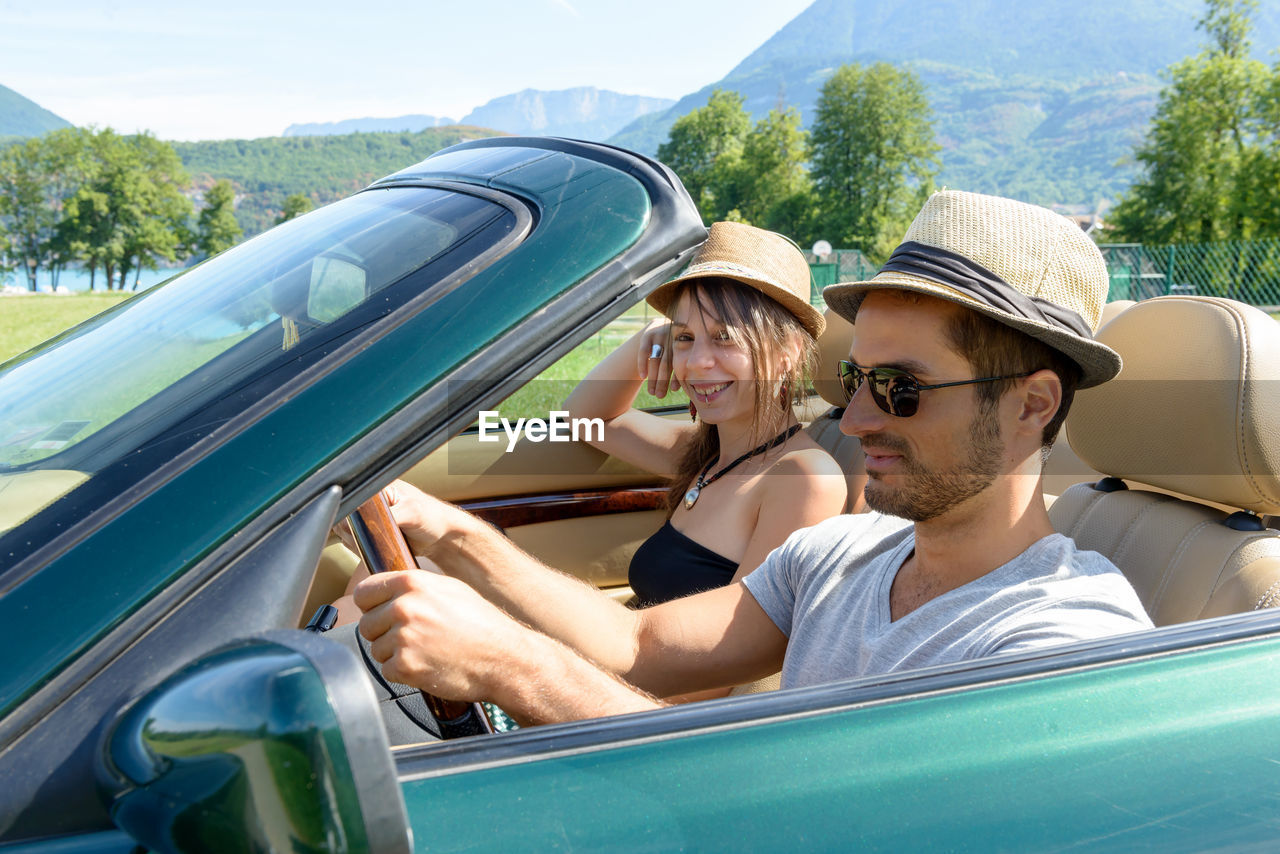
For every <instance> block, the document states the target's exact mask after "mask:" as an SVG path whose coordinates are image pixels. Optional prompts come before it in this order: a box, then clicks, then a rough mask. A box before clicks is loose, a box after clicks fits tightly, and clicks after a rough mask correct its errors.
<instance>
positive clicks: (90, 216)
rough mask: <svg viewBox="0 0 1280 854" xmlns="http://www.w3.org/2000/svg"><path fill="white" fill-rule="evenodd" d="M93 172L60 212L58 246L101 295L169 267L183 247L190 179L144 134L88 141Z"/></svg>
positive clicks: (163, 146) (170, 153)
mask: <svg viewBox="0 0 1280 854" xmlns="http://www.w3.org/2000/svg"><path fill="white" fill-rule="evenodd" d="M91 150H92V158H93V166H92V168H91V169H90V170H89V171H88V176H89V177H88V180H86V181H85V182H84V183H83V184H81V185H80V187H79V189H78V190H77V191H76V192H75V194H74V195H73V196H72V198H71V199H70V200H69V202H68V205H67V217H66V224H65V227H64V229H63V235H62V239H63V240H64V241H65V243H66V245H68V246H70V247H72V249H73V250H74V251H75V253H76V256H77V257H78V258H79V259H80V260H81V261H82V262H84V263H85V265H86V266H88V267H89V268H90V271H91V274H90V275H91V279H90V281H91V283H92V281H93V279H92V277H93V276H95V275H96V269H97V267H99V266H101V267H102V269H103V272H104V273H105V274H106V283H107V288H108V289H112V288H117V289H120V290H123V289H124V287H125V285H126V283H127V281H128V276H129V273H131V272H133V273H135V276H134V285H133V286H134V287H135V288H136V287H137V283H138V281H137V273H138V272H140V271H141V269H142V268H143V267H152V268H153V267H155V266H156V265H157V264H158V262H159V261H161V260H164V261H169V262H172V261H176V260H177V258H178V254H179V252H180V251H182V250H183V249H184V247H185V246H186V245H188V244H189V243H190V236H189V234H188V220H189V219H190V217H191V211H192V205H191V200H190V199H188V198H187V197H186V196H185V195H183V192H182V191H183V190H184V189H186V187H187V186H188V185H189V184H190V179H189V178H188V177H187V174H186V172H185V171H184V170H183V168H182V161H181V160H179V159H178V155H177V153H176V152H175V151H174V150H173V147H172V146H171V145H169V144H168V143H166V142H161V141H160V140H158V139H156V138H155V137H154V136H151V135H150V134H146V133H141V134H133V135H130V136H121V135H120V134H117V133H116V132H114V131H112V130H111V129H110V128H108V129H106V130H103V131H100V132H98V133H96V134H94V135H93V137H92V146H91Z"/></svg>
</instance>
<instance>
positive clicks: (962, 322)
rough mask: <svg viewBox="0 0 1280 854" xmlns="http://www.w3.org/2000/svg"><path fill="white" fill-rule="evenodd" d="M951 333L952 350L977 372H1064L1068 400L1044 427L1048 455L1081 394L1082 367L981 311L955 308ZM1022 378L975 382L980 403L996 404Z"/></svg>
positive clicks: (1044, 452) (1064, 399) (1060, 376)
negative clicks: (1077, 395) (1043, 370)
mask: <svg viewBox="0 0 1280 854" xmlns="http://www.w3.org/2000/svg"><path fill="white" fill-rule="evenodd" d="M946 335H947V340H948V343H949V344H950V345H951V349H953V350H954V351H955V352H957V353H959V354H960V355H961V356H963V357H964V359H965V361H967V362H968V363H969V365H970V367H972V368H973V371H974V376H975V377H997V376H1005V375H1019V374H1029V373H1031V372H1033V371H1039V370H1042V369H1048V370H1050V371H1053V372H1054V373H1055V374H1057V375H1058V379H1059V380H1061V381H1062V403H1061V405H1059V407H1058V411H1057V412H1055V413H1054V415H1053V418H1052V419H1050V421H1049V423H1048V424H1046V425H1045V426H1044V431H1043V433H1041V439H1040V441H1041V447H1042V451H1041V461H1042V462H1043V461H1044V460H1045V459H1047V458H1048V456H1049V450H1050V448H1052V447H1053V443H1054V441H1055V440H1056V439H1057V438H1058V431H1059V430H1060V429H1062V423H1063V422H1064V421H1065V420H1066V418H1067V411H1068V410H1070V409H1071V401H1072V400H1073V399H1075V393H1076V386H1077V385H1078V384H1079V382H1080V367H1079V366H1078V365H1077V364H1076V363H1075V362H1074V361H1072V360H1071V359H1070V358H1068V357H1067V356H1066V355H1064V354H1062V353H1060V352H1058V351H1057V350H1055V349H1053V348H1052V347H1050V346H1049V345H1047V344H1044V343H1042V342H1040V341H1037V340H1036V339H1035V338H1032V337H1031V336H1029V335H1025V334H1023V333H1022V332H1019V331H1018V330H1016V329H1013V328H1012V327H1009V326H1005V325H1004V324H1003V323H1000V322H999V321H996V320H992V319H991V318H989V317H987V316H985V315H982V314H979V313H978V312H976V311H957V312H955V313H954V314H953V316H952V318H951V320H950V321H948V323H947V327H946ZM1016 382H1017V380H1016V379H1011V380H997V381H995V382H989V383H979V384H978V385H976V386H974V390H975V391H976V392H977V394H978V403H979V405H981V406H983V407H986V408H994V407H995V405H996V403H997V402H998V401H999V400H1000V398H1001V397H1003V396H1004V393H1005V392H1007V391H1008V390H1009V389H1011V388H1013V385H1014V383H1016Z"/></svg>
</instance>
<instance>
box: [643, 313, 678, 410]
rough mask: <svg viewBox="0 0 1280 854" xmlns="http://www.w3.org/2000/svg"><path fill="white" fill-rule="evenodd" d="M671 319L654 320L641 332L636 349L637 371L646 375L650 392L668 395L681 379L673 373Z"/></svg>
mask: <svg viewBox="0 0 1280 854" xmlns="http://www.w3.org/2000/svg"><path fill="white" fill-rule="evenodd" d="M670 341H671V321H669V320H667V319H666V318H665V317H662V318H658V319H657V320H654V321H652V322H651V323H650V324H649V325H648V326H646V327H645V329H644V331H643V332H642V333H640V347H639V348H638V349H637V351H636V371H637V372H638V373H639V375H640V376H642V377H644V378H645V380H646V383H647V386H648V389H649V394H651V395H653V396H654V397H659V398H661V397H666V396H667V392H668V391H676V390H678V389H679V388H680V381H679V380H677V379H676V378H675V376H673V375H672V373H671V346H670Z"/></svg>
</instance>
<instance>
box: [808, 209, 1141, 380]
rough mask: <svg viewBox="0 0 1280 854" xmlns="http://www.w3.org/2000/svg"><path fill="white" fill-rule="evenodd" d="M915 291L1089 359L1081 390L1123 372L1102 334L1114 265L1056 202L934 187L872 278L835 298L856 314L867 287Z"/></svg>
mask: <svg viewBox="0 0 1280 854" xmlns="http://www.w3.org/2000/svg"><path fill="white" fill-rule="evenodd" d="M884 288H889V289H896V290H907V291H915V292H918V293H922V294H928V295H929V296H933V297H938V298H939V299H944V300H948V301H950V302H954V303H958V304H959V305H962V306H964V307H965V308H970V309H972V310H974V311H976V312H978V313H980V314H984V315H986V316H987V317H990V318H992V319H994V320H997V321H999V322H1001V323H1004V324H1006V325H1008V326H1012V327H1013V328H1014V329H1017V330H1019V331H1021V332H1024V333H1026V334H1027V335H1030V336H1031V337H1032V338H1035V339H1037V340H1040V341H1043V342H1044V343H1045V344H1048V345H1049V346H1050V347H1052V348H1054V349H1055V350H1057V351H1059V352H1060V353H1063V354H1065V355H1066V356H1068V357H1069V358H1071V359H1072V360H1073V361H1074V362H1075V363H1076V364H1077V365H1079V366H1080V369H1081V371H1082V376H1081V379H1080V385H1079V387H1080V388H1088V387H1090V386H1095V385H1098V384H1099V383H1103V382H1106V381H1107V380H1109V379H1111V378H1112V377H1114V376H1115V375H1116V374H1118V373H1119V372H1120V355H1119V354H1118V353H1116V352H1115V351H1114V350H1112V349H1111V348H1110V347H1107V346H1106V345H1105V344H1100V343H1098V342H1097V341H1095V340H1093V333H1094V331H1095V330H1096V329H1097V328H1098V319H1099V318H1100V317H1101V315H1102V306H1103V304H1104V303H1105V302H1106V300H1107V288H1108V278H1107V265H1106V262H1104V261H1103V260H1102V253H1101V252H1099V251H1098V247H1097V246H1096V245H1094V243H1093V241H1092V240H1090V239H1089V238H1088V236H1087V235H1085V233H1084V232H1083V231H1081V230H1080V227H1079V226H1077V225H1076V224H1075V223H1074V222H1072V221H1071V220H1069V219H1067V218H1066V217H1064V216H1060V215H1058V214H1056V213H1054V212H1053V211H1051V210H1048V209H1047V208H1042V207H1037V206H1035V205H1028V204H1025V203H1023V202H1015V201H1013V200H1011V199H1002V198H998V197H996V196H982V195H978V194H977V193H961V192H956V191H943V192H940V193H934V194H933V195H932V196H931V197H930V198H929V201H927V202H925V205H924V207H923V208H922V209H921V210H920V213H919V214H918V215H917V216H916V218H915V221H914V222H912V223H911V227H910V228H909V229H907V234H906V236H905V237H903V239H902V244H901V245H899V246H898V248H897V249H896V250H894V253H893V255H892V256H891V257H890V258H889V260H888V262H886V263H885V265H884V266H883V267H882V268H880V272H878V273H876V275H875V276H874V277H872V279H871V280H870V281H866V282H848V283H843V284H837V285H832V286H830V287H829V288H827V289H826V290H824V291H823V292H822V295H823V298H824V299H826V301H827V305H828V306H829V307H830V308H831V309H833V310H834V311H835V312H836V313H837V314H839V315H840V316H841V317H844V318H847V319H848V320H851V321H852V320H853V319H854V318H855V316H856V315H857V313H858V306H859V305H860V304H861V303H862V299H863V297H865V296H866V295H867V292H868V291H872V290H879V289H884Z"/></svg>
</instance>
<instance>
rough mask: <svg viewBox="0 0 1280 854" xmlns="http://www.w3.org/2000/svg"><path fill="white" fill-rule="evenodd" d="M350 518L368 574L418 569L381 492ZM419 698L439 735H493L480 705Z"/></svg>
mask: <svg viewBox="0 0 1280 854" xmlns="http://www.w3.org/2000/svg"><path fill="white" fill-rule="evenodd" d="M351 517H352V518H351V532H352V533H353V534H354V535H355V538H356V543H357V545H359V547H360V551H361V552H362V553H363V556H364V560H365V565H366V566H368V567H369V572H370V573H375V572H400V571H404V570H415V569H418V562H417V561H416V560H414V557H413V552H411V551H410V550H409V544H408V543H407V542H406V541H405V538H404V533H403V532H402V531H401V530H400V526H399V525H397V524H396V520H395V517H394V516H392V515H391V507H390V506H389V505H388V504H387V499H386V496H384V495H383V494H382V491H381V490H379V491H378V492H377V493H376V494H375V495H374V496H373V497H372V498H370V499H369V500H368V501H366V502H365V503H363V504H361V505H360V506H359V507H358V508H356V512H355V513H352V514H351ZM422 697H423V699H424V700H425V701H426V704H427V709H428V710H430V712H431V714H433V715H435V718H436V720H437V721H438V722H439V724H440V729H441V732H442V733H445V732H447V731H449V730H453V731H455V732H456V733H457V734H476V733H478V732H493V726H492V724H491V723H490V722H489V716H488V714H487V713H486V712H485V710H484V707H483V706H482V705H480V704H479V703H466V702H460V701H457V700H444V699H441V698H440V697H436V696H435V695H433V694H428V693H427V692H426V691H423V692H422ZM451 725H452V726H451Z"/></svg>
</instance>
